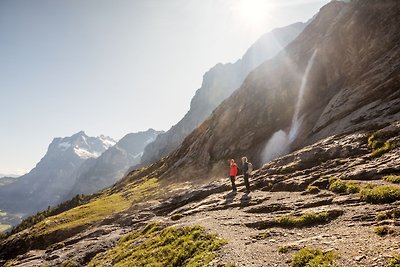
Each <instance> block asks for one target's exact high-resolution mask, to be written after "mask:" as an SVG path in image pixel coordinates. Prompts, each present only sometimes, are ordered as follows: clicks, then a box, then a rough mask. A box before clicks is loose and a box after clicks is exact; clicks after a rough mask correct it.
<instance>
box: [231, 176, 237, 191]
mask: <svg viewBox="0 0 400 267" xmlns="http://www.w3.org/2000/svg"><path fill="white" fill-rule="evenodd" d="M230 178H231V183H232V190H236V185H235V176H230Z"/></svg>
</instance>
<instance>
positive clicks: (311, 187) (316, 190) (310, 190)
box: [306, 185, 320, 194]
mask: <svg viewBox="0 0 400 267" xmlns="http://www.w3.org/2000/svg"><path fill="white" fill-rule="evenodd" d="M319 191H320V190H319V188H318V187H317V186H315V185H309V186H307V189H306V193H307V194H318V193H319Z"/></svg>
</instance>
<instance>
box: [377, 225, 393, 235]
mask: <svg viewBox="0 0 400 267" xmlns="http://www.w3.org/2000/svg"><path fill="white" fill-rule="evenodd" d="M374 232H375V234H377V235H379V236H385V235H388V234H391V233H393V230H392V229H390V228H389V227H388V226H377V227H375V228H374Z"/></svg>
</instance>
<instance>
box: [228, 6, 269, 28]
mask: <svg viewBox="0 0 400 267" xmlns="http://www.w3.org/2000/svg"><path fill="white" fill-rule="evenodd" d="M270 8H271V6H270V4H269V3H268V1H266V0H237V2H236V4H235V7H234V9H235V13H237V15H238V16H239V17H240V18H241V20H242V21H243V22H244V23H246V24H248V25H249V26H253V27H254V26H258V25H260V24H261V23H262V22H263V21H264V20H265V19H266V17H267V16H268V13H269V12H270Z"/></svg>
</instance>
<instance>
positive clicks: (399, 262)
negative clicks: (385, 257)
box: [386, 255, 400, 267]
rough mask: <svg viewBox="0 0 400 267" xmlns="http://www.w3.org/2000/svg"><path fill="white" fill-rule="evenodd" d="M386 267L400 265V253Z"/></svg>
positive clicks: (399, 266)
mask: <svg viewBox="0 0 400 267" xmlns="http://www.w3.org/2000/svg"><path fill="white" fill-rule="evenodd" d="M386 267H400V255H394V256H393V258H391V259H390V261H389V264H388V265H387V266H386Z"/></svg>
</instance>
